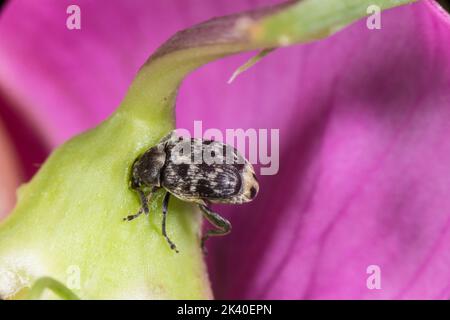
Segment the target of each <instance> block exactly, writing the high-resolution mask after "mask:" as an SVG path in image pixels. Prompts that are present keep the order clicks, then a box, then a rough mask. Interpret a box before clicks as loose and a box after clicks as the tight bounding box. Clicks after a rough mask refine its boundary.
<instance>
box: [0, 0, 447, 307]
mask: <svg viewBox="0 0 450 320" xmlns="http://www.w3.org/2000/svg"><path fill="white" fill-rule="evenodd" d="M236 2H237V1H219V0H215V1H197V0H192V1H160V2H156V1H115V2H113V3H112V4H111V2H108V5H105V4H104V2H101V1H95V2H93V1H77V3H79V4H80V7H81V9H82V19H83V20H82V21H83V22H82V30H81V31H69V30H67V29H66V27H65V19H66V14H65V9H66V8H67V6H68V5H69V4H72V2H71V1H58V2H56V1H48V0H47V1H39V3H37V2H36V1H32V0H30V1H12V2H11V3H10V4H9V5H8V6H7V8H6V10H5V11H4V13H3V14H2V16H1V19H0V38H1V39H2V41H1V42H0V87H1V88H2V90H3V91H4V92H5V93H7V94H8V95H9V96H10V98H12V99H13V100H14V101H15V102H16V103H17V105H18V106H20V108H21V110H22V113H23V114H24V115H25V116H27V117H28V118H29V119H30V120H31V121H33V123H35V125H36V127H38V128H39V129H40V132H41V134H42V135H44V136H45V137H46V139H47V142H48V144H50V145H52V146H54V145H56V144H58V143H60V142H61V141H63V140H65V139H67V138H68V137H70V136H72V135H73V134H75V133H78V132H80V131H82V130H84V129H86V128H88V127H90V126H93V125H95V124H97V123H98V122H99V121H101V120H102V119H104V118H105V117H106V116H107V115H109V114H110V112H111V111H112V110H114V108H115V106H117V105H118V104H119V102H120V101H121V99H122V97H123V95H124V93H125V91H126V88H127V86H128V85H129V83H130V82H131V79H132V78H133V76H134V74H135V72H136V71H137V69H138V68H139V66H140V65H141V64H142V63H143V62H144V61H145V59H146V58H147V56H148V54H149V53H150V52H151V51H153V50H154V49H156V47H157V46H158V45H160V44H161V43H162V42H163V41H164V40H165V39H167V38H168V37H169V36H170V35H171V34H172V33H174V32H175V31H176V30H178V29H180V28H183V27H187V26H189V25H191V24H193V23H195V22H199V21H201V20H204V19H207V18H210V17H211V16H215V15H223V14H226V13H230V12H234V11H237V10H242V9H247V8H251V7H256V6H258V5H261V4H267V3H271V2H272V1H263V0H261V1H242V2H239V3H236ZM449 21H450V19H449V18H448V16H446V15H445V14H444V13H441V12H439V11H438V10H437V9H436V7H435V6H434V4H433V3H432V2H429V1H421V2H419V3H417V4H414V5H410V6H406V7H402V8H398V9H394V10H391V11H389V12H385V13H383V15H382V23H383V27H382V29H381V30H377V31H370V30H368V29H367V28H366V27H365V21H361V22H359V23H357V24H355V25H353V26H352V27H350V28H348V29H345V30H344V31H342V32H341V33H339V34H338V35H336V36H334V37H331V38H329V39H327V40H324V41H321V42H318V43H313V44H309V45H305V46H296V47H292V48H286V49H280V50H277V51H276V52H274V53H272V54H271V55H269V56H268V57H267V58H266V59H264V60H263V61H262V62H260V63H259V64H258V65H257V66H255V67H254V68H252V69H251V70H249V71H248V72H246V73H244V74H243V75H241V76H240V77H239V78H238V79H237V80H236V81H235V82H234V83H233V84H232V85H227V84H226V81H227V80H228V78H229V76H230V75H231V74H232V72H233V71H234V69H235V68H236V67H237V66H239V64H241V63H242V62H243V61H244V57H243V56H238V57H234V58H231V59H226V60H223V61H219V62H216V63H213V64H210V65H209V66H207V67H205V68H202V69H201V70H199V71H198V72H196V73H195V74H194V75H192V76H191V77H190V78H189V79H188V81H187V82H186V83H185V84H184V85H183V86H182V88H181V91H180V98H179V101H178V109H177V116H178V126H179V127H185V128H188V129H191V128H192V125H193V120H203V126H204V128H205V129H206V128H209V127H214V128H220V129H225V128H237V127H242V128H249V127H252V128H280V135H281V137H280V139H281V155H280V172H279V174H278V175H276V176H264V177H261V189H260V190H261V191H260V195H259V196H258V198H257V200H256V201H255V202H253V203H252V204H249V205H245V206H240V207H220V210H221V211H220V212H224V213H227V215H228V217H230V219H231V220H232V223H233V227H234V228H233V232H232V234H231V235H230V236H228V237H224V238H221V239H214V240H213V241H211V242H210V245H211V247H210V256H209V257H210V267H211V278H212V282H213V286H214V289H215V294H216V297H218V298H293V299H295V298H448V296H449V295H450V292H449V291H450V287H449V286H448V284H449V283H450V271H449V270H450V268H449V266H450V254H449V253H448V252H449V251H450V250H449V249H450V248H449V245H448V244H449V243H450V241H449V240H450V232H449V230H448V228H449V226H450V222H449V219H450V197H449V196H448V194H449V191H450V190H449V189H450V188H449V187H448V186H449V185H450V173H449V172H450V171H449V165H448V164H449V163H450V142H448V139H447V137H448V136H449V133H450V132H449V131H450V89H449V88H450V58H449V57H450V24H449ZM245 56H247V55H245ZM369 265H378V266H380V268H381V275H382V276H381V277H382V278H381V286H382V288H381V290H369V289H368V288H367V287H366V279H367V277H368V274H367V273H366V269H367V267H368V266H369Z"/></svg>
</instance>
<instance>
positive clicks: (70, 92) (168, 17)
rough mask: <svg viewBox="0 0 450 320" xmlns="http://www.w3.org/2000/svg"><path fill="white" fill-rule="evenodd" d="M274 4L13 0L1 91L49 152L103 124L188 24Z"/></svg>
mask: <svg viewBox="0 0 450 320" xmlns="http://www.w3.org/2000/svg"><path fill="white" fill-rule="evenodd" d="M273 2H276V1H274V0H260V1H248V2H247V1H241V2H240V3H233V2H230V1H196V0H188V1H175V0H172V1H145V0H142V1H117V0H116V1H106V2H105V1H89V0H80V1H76V4H77V5H78V6H79V7H80V9H81V30H69V29H68V28H67V27H66V19H67V17H68V14H67V13H66V9H67V7H68V6H69V5H72V4H74V2H73V1H69V0H58V1H54V0H42V1H34V0H21V1H19V0H11V1H10V2H9V3H8V4H7V5H6V7H5V9H4V12H2V15H1V18H0V39H2V41H1V42H0V88H1V89H2V91H3V93H4V94H6V95H7V96H8V98H9V99H11V100H13V101H14V102H15V104H16V105H17V106H18V107H20V110H21V111H22V113H23V114H24V116H25V117H27V118H28V119H29V121H31V122H32V124H33V125H34V126H36V127H37V128H38V129H39V131H40V134H42V135H43V136H44V139H45V141H46V142H47V144H48V145H50V146H55V145H57V144H59V143H61V142H63V141H65V140H66V139H68V138H70V137H72V136H73V135H74V134H77V133H80V132H81V131H83V130H86V129H87V128H90V127H92V126H94V125H96V124H98V123H99V122H100V121H102V120H103V119H105V118H106V117H107V116H108V115H110V114H111V112H112V111H113V110H114V109H115V108H116V107H117V106H118V105H119V103H120V102H121V100H122V99H123V97H124V95H125V92H126V90H127V88H128V86H129V85H130V83H131V81H132V79H133V78H134V76H135V74H136V73H137V71H138V69H139V68H140V67H141V66H142V64H143V63H144V62H145V61H146V59H147V58H148V56H149V55H150V54H151V53H152V52H153V51H154V50H155V49H156V48H157V47H158V46H160V45H161V44H162V43H163V42H164V41H165V40H167V39H168V38H169V37H170V36H171V35H172V34H174V33H175V32H176V31H178V30H180V29H183V28H187V27H189V26H190V25H192V24H194V23H198V22H200V21H203V20H206V19H209V18H211V17H212V16H217V15H224V14H227V13H232V12H236V11H240V10H248V9H251V8H252V7H255V6H257V4H258V3H259V5H263V4H268V3H273Z"/></svg>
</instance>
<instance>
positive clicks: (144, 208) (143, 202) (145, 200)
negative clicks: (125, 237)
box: [123, 190, 152, 221]
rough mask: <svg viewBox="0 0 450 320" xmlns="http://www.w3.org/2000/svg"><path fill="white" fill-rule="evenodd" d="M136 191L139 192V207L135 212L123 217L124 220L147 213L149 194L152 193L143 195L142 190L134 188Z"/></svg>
mask: <svg viewBox="0 0 450 320" xmlns="http://www.w3.org/2000/svg"><path fill="white" fill-rule="evenodd" d="M136 192H137V193H138V194H139V198H140V199H141V205H142V206H141V208H140V209H139V211H138V212H137V213H136V214H132V215H129V216H127V217H125V218H123V220H124V221H131V220H134V219H136V218H137V217H139V216H140V215H141V214H142V213H144V212H145V214H148V213H149V210H148V201H149V199H150V196H151V195H152V194H151V193H150V194H149V195H148V197H146V196H145V194H144V192H142V191H141V190H136Z"/></svg>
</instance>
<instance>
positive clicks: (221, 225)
mask: <svg viewBox="0 0 450 320" xmlns="http://www.w3.org/2000/svg"><path fill="white" fill-rule="evenodd" d="M199 207H200V209H201V210H202V211H203V215H204V216H205V218H206V220H208V221H209V223H211V224H212V225H213V226H214V227H216V228H217V229H211V230H208V231H207V232H206V234H205V235H204V236H203V237H202V242H201V248H202V250H203V252H204V253H205V254H206V253H207V251H206V248H205V241H206V240H207V239H208V238H209V237H212V236H224V235H226V234H228V233H230V232H231V223H230V222H229V221H228V220H227V219H225V218H223V217H221V216H220V215H219V214H218V213H216V212H214V211H212V210H211V209H210V208H208V207H207V206H206V205H203V204H199Z"/></svg>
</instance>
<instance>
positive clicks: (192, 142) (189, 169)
mask: <svg viewBox="0 0 450 320" xmlns="http://www.w3.org/2000/svg"><path fill="white" fill-rule="evenodd" d="M129 183H130V188H131V189H132V190H134V191H135V192H136V193H137V194H138V195H139V198H140V202H141V208H140V209H139V211H138V212H137V213H136V214H133V215H129V216H127V217H125V218H124V219H123V220H125V221H131V220H134V219H135V218H137V217H139V216H140V215H141V214H142V213H145V214H146V215H148V214H149V205H148V203H149V200H150V198H151V196H152V194H153V193H154V192H156V191H157V190H159V189H160V188H163V189H165V191H166V193H165V196H164V200H163V203H162V213H163V215H162V227H161V230H162V235H163V236H164V238H165V239H166V241H167V243H168V244H169V246H170V248H171V249H173V250H174V251H176V252H178V249H177V247H176V245H175V244H174V243H173V242H172V241H171V240H170V238H169V237H168V235H167V231H166V218H167V211H168V206H169V199H170V196H171V195H173V196H175V197H176V198H178V199H180V200H183V201H187V202H193V203H196V204H198V206H199V208H200V210H201V211H202V212H203V215H204V217H205V218H206V219H207V220H208V221H209V222H210V223H211V224H212V225H213V226H214V227H215V228H213V229H210V230H208V231H207V232H206V233H205V234H204V235H203V237H202V238H201V245H200V246H201V248H202V250H203V251H204V252H205V253H206V250H205V241H206V240H207V239H208V238H209V237H211V236H222V235H226V234H228V233H230V232H231V223H230V222H229V221H228V220H227V219H225V218H223V217H221V216H220V215H219V214H218V213H216V212H214V211H213V210H211V208H210V204H213V203H222V204H241V203H246V202H250V201H252V200H253V199H254V198H255V197H256V196H257V194H258V191H259V184H258V180H257V177H256V175H255V171H254V170H253V166H252V165H251V164H250V162H249V161H248V160H247V159H245V158H244V157H243V156H242V155H241V154H240V153H239V152H238V151H237V150H236V149H235V148H233V147H231V146H230V145H227V144H224V143H221V142H218V141H214V140H203V139H196V138H185V137H182V136H178V135H177V134H176V131H175V130H174V131H172V132H171V133H169V134H168V135H167V136H165V137H164V138H162V139H161V140H160V142H159V143H158V144H157V145H155V146H153V147H151V148H150V149H148V150H147V151H145V152H144V153H143V154H142V155H140V156H139V157H137V159H136V160H135V161H134V163H133V165H132V168H131V174H130V181H129Z"/></svg>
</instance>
